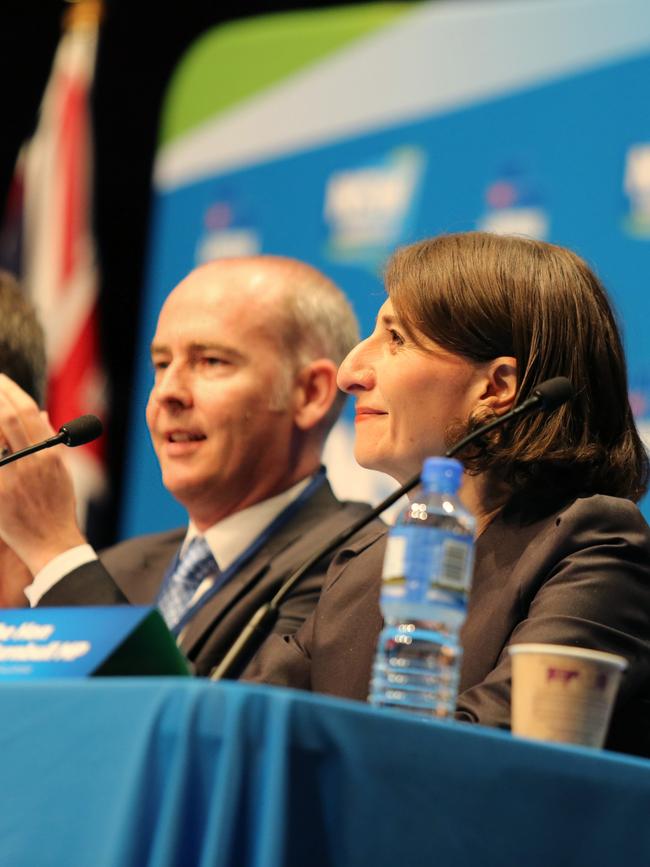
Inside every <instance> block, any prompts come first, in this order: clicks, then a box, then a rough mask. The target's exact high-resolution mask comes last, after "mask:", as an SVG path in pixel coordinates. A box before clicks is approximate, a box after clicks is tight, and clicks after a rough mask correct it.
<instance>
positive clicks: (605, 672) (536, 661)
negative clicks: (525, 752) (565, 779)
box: [508, 644, 627, 747]
mask: <svg viewBox="0 0 650 867" xmlns="http://www.w3.org/2000/svg"><path fill="white" fill-rule="evenodd" d="M508 649H509V652H510V656H511V657H512V733H513V734H515V735H520V736H521V737H527V738H538V739H540V740H543V741H561V742H564V743H570V744H582V745H584V746H590V747H602V745H603V743H604V742H605V735H606V734H607V728H608V726H609V720H610V717H611V715H612V709H613V707H614V700H615V698H616V693H617V691H618V686H619V683H620V680H621V674H622V672H623V671H624V670H625V669H626V668H627V660H625V659H624V658H623V657H622V656H616V655H615V654H613V653H603V652H602V651H598V650H587V649H585V648H583V647H568V646H565V645H562V644H513V645H512V646H511V647H510V648H508Z"/></svg>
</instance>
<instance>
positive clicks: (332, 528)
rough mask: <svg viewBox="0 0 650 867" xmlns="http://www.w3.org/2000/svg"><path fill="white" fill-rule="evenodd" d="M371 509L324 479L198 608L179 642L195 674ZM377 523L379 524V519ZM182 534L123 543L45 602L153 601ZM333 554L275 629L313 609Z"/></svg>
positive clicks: (291, 600) (291, 599)
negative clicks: (343, 496)
mask: <svg viewBox="0 0 650 867" xmlns="http://www.w3.org/2000/svg"><path fill="white" fill-rule="evenodd" d="M368 511H369V507H368V506H366V505H365V504H362V503H341V502H339V501H338V500H337V499H336V498H335V497H334V495H333V493H332V490H331V488H330V486H329V485H328V484H327V482H325V484H324V485H322V486H321V487H320V488H319V489H318V490H316V491H315V493H314V494H313V496H311V497H310V498H309V500H308V501H307V502H306V503H305V504H304V505H303V507H302V508H301V510H300V511H299V512H298V514H297V515H295V517H294V518H293V519H292V520H291V521H289V522H288V523H287V524H285V525H284V526H283V527H281V528H280V529H279V530H278V531H277V532H276V533H274V535H273V536H272V537H271V538H270V539H269V540H268V542H267V543H266V544H265V545H264V546H263V547H262V549H261V550H260V551H259V552H258V553H257V554H256V555H255V556H254V557H253V558H252V560H250V561H249V562H248V563H246V564H245V565H244V566H242V568H241V569H240V570H239V572H238V573H237V574H236V575H235V576H234V577H233V578H232V579H231V580H230V581H229V582H228V583H227V584H226V585H225V586H224V587H223V588H222V589H221V590H219V592H218V593H216V594H215V595H214V596H213V597H212V598H211V599H210V600H208V601H207V602H206V604H205V605H204V606H203V607H202V608H201V609H200V610H199V611H198V612H197V614H196V615H195V617H194V618H193V619H192V620H191V621H190V623H189V624H188V626H187V629H186V630H185V632H184V633H183V639H182V642H181V647H182V649H183V651H184V652H185V653H186V655H187V656H188V658H189V659H191V660H192V661H193V662H194V665H195V670H196V672H197V674H200V675H207V674H209V672H210V671H211V669H212V668H213V667H214V666H215V665H216V664H217V663H218V662H219V661H220V660H221V658H222V657H223V655H224V654H225V652H226V651H227V650H228V649H229V648H230V646H231V645H232V643H233V642H234V641H235V639H236V638H237V636H238V635H239V633H240V632H241V630H242V629H243V627H244V626H245V625H246V623H247V622H248V620H249V619H250V617H251V616H252V615H253V614H254V613H255V611H257V609H258V608H259V607H260V605H262V604H263V603H265V602H268V601H269V600H270V599H271V597H272V596H273V595H274V594H275V592H276V591H277V590H278V589H279V587H280V585H281V584H282V582H283V581H284V580H285V579H286V578H287V577H288V576H289V575H290V574H291V573H292V572H293V571H295V570H296V569H297V568H298V567H299V566H300V565H301V564H302V563H304V562H305V561H306V560H307V558H308V557H310V556H311V555H312V554H313V553H314V551H315V550H316V548H317V547H318V546H320V545H322V544H324V543H325V542H326V541H328V540H329V539H330V538H333V537H334V536H335V535H336V534H337V533H339V532H340V531H341V530H343V529H345V528H346V527H348V526H350V524H352V522H353V521H354V520H356V519H357V518H358V517H359V516H360V515H361V514H365V513H367V512H368ZM375 523H376V524H377V523H378V522H375ZM184 536H185V528H182V529H179V530H172V531H169V532H166V533H156V534H154V535H150V536H141V537H138V538H135V539H130V540H129V541H127V542H122V543H121V544H119V545H115V546H114V547H112V548H109V549H108V550H106V551H105V552H103V553H102V554H101V562H95V563H89V564H87V565H85V566H81V567H80V568H79V569H75V570H74V571H73V572H70V573H69V574H68V575H66V576H65V577H64V578H63V579H62V580H61V581H60V582H59V583H58V584H56V585H55V586H54V587H53V588H52V589H51V590H50V591H49V592H48V593H46V594H45V595H44V596H43V598H42V600H41V602H40V605H42V606H58V605H118V604H123V603H125V602H130V603H132V604H135V605H148V604H151V603H153V602H154V601H155V599H156V595H157V593H158V590H159V588H160V585H161V582H162V579H163V577H164V574H165V572H166V570H167V567H168V566H169V563H170V562H171V560H172V558H173V556H174V554H175V553H176V551H177V550H178V548H179V546H180V544H181V542H182V540H183V538H184ZM330 559H331V557H329V558H327V559H325V560H324V561H323V562H321V563H319V564H317V566H315V567H314V568H313V569H311V570H310V572H309V573H307V575H306V576H305V577H304V578H303V579H302V581H301V582H300V583H299V584H298V585H297V587H296V588H295V589H294V591H293V592H292V593H291V594H289V596H288V597H287V598H286V600H285V601H284V602H283V603H282V605H281V606H280V613H279V618H278V621H277V624H276V626H275V630H276V631H277V632H279V633H280V634H290V633H293V632H295V630H296V629H297V628H298V626H300V624H301V623H302V622H303V621H304V619H305V618H306V617H307V615H308V614H309V613H310V612H311V611H312V609H313V608H314V606H315V604H316V602H317V600H318V596H319V594H320V590H321V586H322V583H323V579H324V576H325V573H326V570H327V566H328V564H329V560H330Z"/></svg>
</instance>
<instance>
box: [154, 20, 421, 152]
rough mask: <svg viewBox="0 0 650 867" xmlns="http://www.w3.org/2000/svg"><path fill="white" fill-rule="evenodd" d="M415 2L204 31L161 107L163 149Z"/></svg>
mask: <svg viewBox="0 0 650 867" xmlns="http://www.w3.org/2000/svg"><path fill="white" fill-rule="evenodd" d="M412 8H413V4H412V3H379V4H376V5H375V4H372V5H368V6H361V7H350V8H348V9H346V8H340V9H327V10H322V11H313V10H312V11H305V12H293V13H284V14H282V15H269V16H264V17H260V18H253V19H250V20H245V21H236V22H232V23H231V24H226V25H222V26H220V27H217V28H213V29H212V30H210V31H208V32H207V33H206V34H205V35H204V36H203V37H201V38H200V39H199V40H198V41H197V42H195V43H194V45H193V46H192V47H191V48H190V50H189V51H188V52H187V54H186V55H185V56H184V58H183V60H182V61H181V63H180V64H179V66H178V68H177V70H176V72H175V74H174V76H173V78H172V81H171V84H170V86H169V89H168V91H167V97H166V100H165V108H164V110H163V116H162V122H161V128H160V144H167V143H169V142H170V141H172V140H174V139H175V138H178V137H179V136H181V135H182V134H183V133H185V132H188V131H189V130H191V129H193V128H194V127H195V126H197V125H198V124H200V123H202V122H203V121H205V120H214V119H215V117H216V116H218V115H219V114H220V113H221V112H223V111H225V110H226V109H228V108H230V107H231V106H233V105H236V104H237V103H238V102H241V101H242V100H244V99H246V98H248V97H251V96H253V94H255V93H258V92H260V91H262V90H265V89H267V88H269V87H272V86H273V85H274V84H276V83H277V82H279V81H282V79H284V78H286V77H287V76H289V75H291V74H293V73H296V72H298V71H299V70H302V69H304V68H306V67H308V66H310V65H311V64H314V63H316V62H318V61H319V60H321V59H322V58H323V57H326V56H328V55H331V54H333V53H334V52H335V51H336V50H337V49H339V48H343V47H344V46H346V45H347V44H348V43H350V42H353V41H355V40H357V39H359V38H361V37H363V36H366V35H368V34H370V33H373V32H374V31H376V30H378V29H379V28H381V27H385V26H387V25H388V24H390V23H392V22H393V21H394V20H395V18H397V17H398V16H399V15H402V14H403V13H404V12H406V11H409V10H411V9H412Z"/></svg>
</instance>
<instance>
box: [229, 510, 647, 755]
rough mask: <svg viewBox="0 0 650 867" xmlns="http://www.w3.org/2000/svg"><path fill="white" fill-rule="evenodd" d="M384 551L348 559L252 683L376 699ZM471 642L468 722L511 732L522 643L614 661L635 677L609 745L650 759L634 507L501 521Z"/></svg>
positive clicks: (471, 616)
mask: <svg viewBox="0 0 650 867" xmlns="http://www.w3.org/2000/svg"><path fill="white" fill-rule="evenodd" d="M384 547H385V546H384V538H383V535H381V534H380V533H377V532H370V533H367V534H366V535H365V536H364V537H362V538H359V539H357V540H355V541H354V542H353V543H351V544H349V545H347V546H346V547H345V549H343V550H342V551H341V552H339V554H338V555H337V557H336V559H335V561H334V562H333V563H332V565H331V567H330V570H329V573H328V576H327V579H326V582H325V586H324V589H323V593H322V596H321V599H320V602H319V604H318V606H317V608H316V610H315V612H314V614H313V615H312V616H311V617H310V618H309V619H308V620H307V621H306V622H305V623H304V624H303V626H302V627H301V628H300V629H299V630H298V632H297V633H296V634H295V635H294V636H291V637H285V638H282V637H280V636H273V637H272V638H271V639H270V640H269V642H267V644H266V645H265V647H264V648H263V649H262V650H261V651H260V653H259V654H258V655H257V657H256V658H255V659H254V660H253V662H252V663H251V665H250V666H249V669H248V670H247V672H246V674H245V676H246V677H247V678H248V679H252V680H262V681H265V682H270V683H276V684H281V685H286V686H295V687H299V688H302V689H313V690H315V691H318V692H324V693H331V694H333V695H338V696H344V697H348V698H356V699H361V700H365V698H366V696H367V693H368V683H369V678H370V669H371V666H372V661H373V657H374V652H375V646H376V642H377V636H378V634H379V632H380V630H381V627H382V619H381V614H380V611H379V589H380V576H381V568H382V561H383V555H384ZM461 637H462V643H463V648H464V656H463V666H462V673H461V683H460V694H459V698H458V704H457V709H458V712H457V716H458V717H459V718H460V719H464V720H467V721H472V722H479V723H483V724H484V725H490V726H500V727H504V728H507V727H509V725H510V660H509V655H508V652H507V647H508V645H509V644H511V643H514V642H524V641H533V642H542V643H546V644H571V645H576V646H580V647H589V648H594V649H598V650H605V651H611V652H613V653H618V654H621V655H622V656H624V657H626V658H627V660H628V661H629V669H628V671H627V673H626V674H625V676H624V679H623V683H622V687H621V690H620V694H619V699H618V703H617V708H616V712H615V717H614V720H613V725H612V729H611V738H610V742H609V745H610V746H612V747H614V748H618V749H625V750H629V751H632V752H640V753H643V754H650V752H649V748H650V720H648V719H647V710H646V708H647V704H646V703H645V701H644V699H645V696H647V694H648V683H649V681H650V643H649V642H650V529H649V528H648V525H647V524H646V522H645V521H644V520H643V518H642V517H641V514H640V513H639V511H638V509H637V508H636V506H634V505H633V504H632V503H631V502H629V501H627V500H622V499H618V498H614V497H606V496H600V495H598V496H593V497H587V498H578V499H577V500H575V501H574V502H572V503H569V504H568V505H566V506H564V507H563V508H561V509H559V510H558V511H555V512H553V513H552V514H546V515H545V516H544V517H543V518H538V519H537V520H535V521H534V522H532V523H526V522H525V521H524V520H523V518H522V517H521V515H517V514H510V515H508V514H502V515H500V516H498V517H497V518H496V519H495V520H494V521H493V522H492V523H491V524H490V525H489V526H488V528H487V529H486V530H485V532H484V533H483V534H482V535H481V536H480V537H479V539H478V541H477V545H476V562H475V570H474V581H473V586H472V590H471V593H470V600H469V606H468V614H467V620H466V622H465V625H464V628H463V630H462V634H461ZM644 726H646V728H645V733H644V731H643V728H644Z"/></svg>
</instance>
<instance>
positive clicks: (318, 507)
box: [180, 481, 336, 654]
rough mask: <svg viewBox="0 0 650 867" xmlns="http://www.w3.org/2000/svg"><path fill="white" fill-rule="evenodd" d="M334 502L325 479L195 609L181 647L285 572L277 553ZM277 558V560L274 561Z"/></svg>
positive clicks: (190, 644)
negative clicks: (261, 582) (196, 609)
mask: <svg viewBox="0 0 650 867" xmlns="http://www.w3.org/2000/svg"><path fill="white" fill-rule="evenodd" d="M335 503H336V500H335V498H334V494H333V493H332V490H331V488H330V486H329V484H328V482H327V481H325V483H324V484H323V485H322V486H321V487H320V488H319V489H318V490H316V491H315V493H314V494H313V496H311V497H310V498H309V500H307V502H306V503H304V504H303V506H302V508H301V509H300V511H299V512H297V513H296V514H295V515H294V516H293V517H292V519H291V520H290V521H288V522H287V523H286V524H284V525H283V526H282V527H280V529H279V530H278V531H277V532H276V533H274V534H273V536H272V537H271V538H270V539H269V540H268V541H267V542H266V544H265V545H264V546H263V547H262V548H261V549H260V550H259V551H258V552H257V553H256V554H255V555H254V556H253V557H252V559H251V560H249V561H248V562H247V563H245V564H244V565H243V566H242V567H241V569H240V570H239V571H238V572H237V574H236V575H234V576H233V577H232V578H231V579H230V581H228V583H227V584H225V585H224V586H223V587H222V588H221V589H220V590H219V591H218V592H217V593H215V595H214V596H213V597H212V598H210V599H208V601H207V602H206V604H205V605H203V606H202V607H201V608H200V609H199V610H198V612H197V613H196V615H195V616H194V617H193V618H192V620H191V621H190V623H188V625H187V627H186V629H185V631H184V632H183V635H182V638H181V642H180V645H181V647H182V649H183V651H184V652H185V653H187V654H189V653H191V652H192V649H193V648H194V646H195V645H196V643H197V642H198V641H200V640H201V639H202V637H203V636H204V634H205V632H206V631H207V630H208V629H213V628H214V625H215V623H216V622H218V621H219V620H220V619H221V618H222V617H223V616H224V615H225V614H226V613H227V612H228V611H229V610H230V609H231V608H232V606H233V604H234V603H236V602H237V600H238V599H239V598H240V597H242V596H243V595H244V594H245V593H248V592H252V588H253V587H254V586H255V585H256V584H258V583H259V582H260V581H261V580H262V579H264V583H265V585H268V584H271V583H272V582H273V581H274V579H277V578H278V577H283V576H284V575H288V571H287V562H286V560H285V558H281V559H280V556H279V555H281V554H282V552H283V551H285V550H286V549H287V548H288V547H290V546H292V545H293V544H294V543H295V542H296V541H297V540H300V539H301V538H302V537H304V535H305V534H306V533H307V532H308V531H309V530H310V529H312V528H313V527H314V525H317V524H318V523H319V522H320V521H321V519H322V518H323V517H324V516H325V515H329V514H331V510H332V507H333V505H334V504H335ZM308 555H309V552H308V553H306V554H305V555H304V557H303V560H306V559H307V556H308ZM278 560H279V562H276V561H278ZM300 562H302V561H301V560H299V561H298V562H295V560H294V561H293V563H292V565H291V566H290V569H291V568H297V567H298V566H299V565H300ZM290 569H289V571H290ZM260 604H262V601H260ZM253 613H254V611H251V616H252V614H253Z"/></svg>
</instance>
